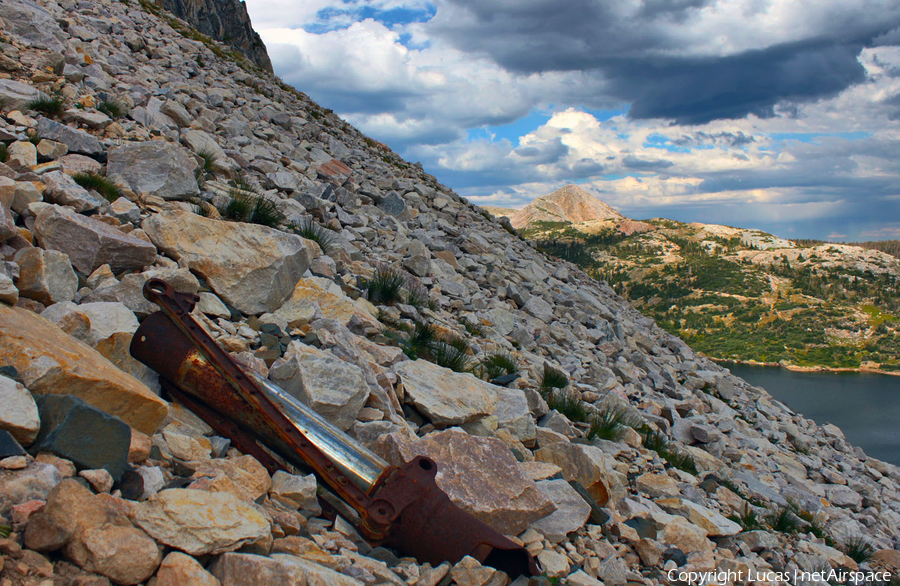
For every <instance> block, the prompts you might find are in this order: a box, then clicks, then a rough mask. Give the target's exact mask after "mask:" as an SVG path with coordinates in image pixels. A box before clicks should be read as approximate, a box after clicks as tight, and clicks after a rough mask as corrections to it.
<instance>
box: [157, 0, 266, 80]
mask: <svg viewBox="0 0 900 586" xmlns="http://www.w3.org/2000/svg"><path fill="white" fill-rule="evenodd" d="M152 1H154V2H155V3H156V5H157V6H159V7H160V8H164V9H165V10H168V11H169V12H171V13H172V14H174V15H175V16H177V17H178V18H180V19H182V20H184V21H186V22H188V23H190V24H191V25H192V26H194V27H195V28H196V29H197V30H198V31H200V32H201V33H203V34H204V35H206V36H208V37H212V38H213V39H215V40H217V41H221V42H223V43H225V44H228V45H231V46H232V47H234V48H235V49H237V50H238V51H240V52H241V54H243V55H244V56H245V57H247V58H248V59H249V60H250V61H252V62H253V63H255V64H256V65H257V67H261V68H262V69H265V70H266V71H268V72H269V73H271V72H272V61H271V60H270V59H269V53H268V51H266V45H265V44H264V43H263V42H262V39H261V38H260V37H259V33H257V32H256V31H255V30H253V25H252V24H251V23H250V15H249V14H247V7H246V5H245V4H244V2H243V1H242V0H228V1H226V2H223V1H222V0H152Z"/></svg>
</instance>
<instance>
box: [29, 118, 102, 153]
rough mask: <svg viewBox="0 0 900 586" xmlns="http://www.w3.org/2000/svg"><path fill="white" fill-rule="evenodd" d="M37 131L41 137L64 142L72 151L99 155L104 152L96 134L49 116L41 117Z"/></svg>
mask: <svg viewBox="0 0 900 586" xmlns="http://www.w3.org/2000/svg"><path fill="white" fill-rule="evenodd" d="M37 132H38V136H40V137H41V138H49V139H50V140H55V141H56V142H61V143H63V144H64V145H66V146H67V147H69V152H70V153H78V154H81V155H97V154H99V153H101V152H103V147H102V146H100V141H98V140H97V139H96V138H95V137H94V136H92V135H90V134H88V133H87V132H85V131H83V130H78V129H76V128H71V127H69V126H66V125H65V124H60V123H59V122H56V121H55V120H50V119H49V118H41V120H40V121H39V122H38V126H37Z"/></svg>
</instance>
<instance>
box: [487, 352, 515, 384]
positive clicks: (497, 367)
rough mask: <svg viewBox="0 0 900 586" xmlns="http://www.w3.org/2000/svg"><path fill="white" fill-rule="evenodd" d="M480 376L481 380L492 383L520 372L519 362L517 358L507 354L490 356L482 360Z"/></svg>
mask: <svg viewBox="0 0 900 586" xmlns="http://www.w3.org/2000/svg"><path fill="white" fill-rule="evenodd" d="M479 367H480V374H481V378H483V379H484V380H487V381H490V380H493V379H495V378H497V377H500V376H504V375H508V374H517V373H518V372H519V362H518V361H517V360H516V357H515V356H513V355H512V354H508V353H506V352H498V353H496V354H489V355H487V356H485V357H484V358H483V359H482V360H481V364H480V365H479Z"/></svg>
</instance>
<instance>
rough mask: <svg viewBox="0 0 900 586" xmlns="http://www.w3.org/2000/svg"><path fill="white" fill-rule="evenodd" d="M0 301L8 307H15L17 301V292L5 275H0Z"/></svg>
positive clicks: (11, 281)
mask: <svg viewBox="0 0 900 586" xmlns="http://www.w3.org/2000/svg"><path fill="white" fill-rule="evenodd" d="M0 301H2V302H3V303H6V304H8V305H15V304H16V302H17V301H19V290H18V289H16V286H15V285H14V284H13V280H12V279H11V278H9V276H7V275H6V274H5V273H0Z"/></svg>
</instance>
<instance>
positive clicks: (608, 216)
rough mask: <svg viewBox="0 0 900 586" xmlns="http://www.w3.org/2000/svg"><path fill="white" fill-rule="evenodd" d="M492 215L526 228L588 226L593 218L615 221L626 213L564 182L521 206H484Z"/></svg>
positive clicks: (596, 220) (592, 221)
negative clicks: (542, 224) (536, 225)
mask: <svg viewBox="0 0 900 586" xmlns="http://www.w3.org/2000/svg"><path fill="white" fill-rule="evenodd" d="M485 209H486V210H487V211H489V212H490V213H492V214H494V215H495V216H506V217H508V218H509V221H510V223H511V224H512V226H513V228H516V229H522V228H526V227H528V226H530V225H532V224H534V223H535V222H571V223H573V224H585V225H586V226H590V225H592V224H594V223H596V222H603V221H611V222H618V221H619V220H624V219H625V217H624V216H623V215H622V214H620V213H619V212H617V211H616V210H614V209H613V208H611V207H610V206H609V205H607V204H606V203H604V202H602V201H601V200H599V199H597V198H596V197H594V196H593V195H591V194H589V193H588V192H586V191H584V190H583V189H581V188H580V187H578V186H577V185H566V186H564V187H561V188H559V189H557V190H556V191H554V192H553V193H551V194H549V195H545V196H543V197H539V198H537V199H536V200H534V201H533V202H531V203H529V204H528V205H527V206H525V207H524V208H522V209H520V210H514V209H506V208H496V207H486V208H485Z"/></svg>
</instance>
